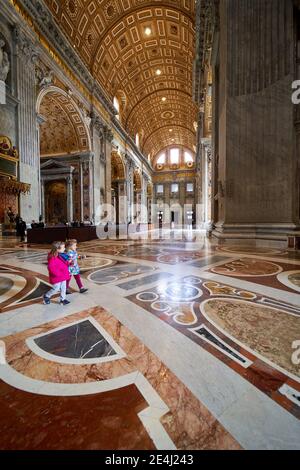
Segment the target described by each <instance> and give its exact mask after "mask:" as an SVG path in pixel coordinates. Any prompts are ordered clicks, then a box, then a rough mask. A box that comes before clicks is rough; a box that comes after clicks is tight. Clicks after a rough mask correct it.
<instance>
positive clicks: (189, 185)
mask: <svg viewBox="0 0 300 470" xmlns="http://www.w3.org/2000/svg"><path fill="white" fill-rule="evenodd" d="M186 190H187V192H188V193H192V192H193V191H194V185H193V183H187V185H186Z"/></svg>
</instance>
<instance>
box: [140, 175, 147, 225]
mask: <svg viewBox="0 0 300 470" xmlns="http://www.w3.org/2000/svg"><path fill="white" fill-rule="evenodd" d="M147 186H148V177H147V175H146V174H145V173H142V194H141V223H143V224H146V223H147V220H148V216H147V213H148V209H147Z"/></svg>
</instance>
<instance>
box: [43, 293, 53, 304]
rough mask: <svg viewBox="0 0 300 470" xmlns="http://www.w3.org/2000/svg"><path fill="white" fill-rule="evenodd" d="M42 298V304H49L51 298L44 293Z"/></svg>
mask: <svg viewBox="0 0 300 470" xmlns="http://www.w3.org/2000/svg"><path fill="white" fill-rule="evenodd" d="M43 300H44V304H45V305H49V304H51V300H50V299H49V297H47V296H46V295H44V297H43Z"/></svg>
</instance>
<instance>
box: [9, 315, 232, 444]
mask: <svg viewBox="0 0 300 470" xmlns="http://www.w3.org/2000/svg"><path fill="white" fill-rule="evenodd" d="M88 317H92V318H93V319H94V320H95V321H97V322H98V324H100V325H101V326H102V328H104V329H105V331H106V332H107V333H108V334H109V335H110V336H111V338H113V340H114V341H115V342H116V343H117V344H118V345H119V346H120V347H121V348H122V350H123V351H124V352H125V354H126V355H125V357H123V358H121V359H119V358H118V359H116V360H111V361H110V362H105V363H90V364H66V363H63V359H62V358H61V360H62V362H57V361H54V360H53V361H51V360H47V359H45V358H43V357H41V356H40V355H37V354H36V353H35V352H33V351H32V350H31V349H30V348H29V346H28V345H27V343H26V340H27V339H28V338H31V337H34V336H36V335H40V334H47V335H50V336H51V331H52V330H53V329H55V328H57V327H63V326H68V325H69V324H70V323H74V322H76V321H81V320H83V319H86V318H88ZM50 336H49V338H50ZM68 338H69V337H68V335H67V334H66V342H68V340H70V341H74V338H73V339H72V338H71V337H70V338H69V339H68ZM3 340H4V342H5V344H6V351H7V362H8V364H9V366H10V367H11V368H13V369H15V370H16V371H18V372H19V373H20V374H21V375H22V376H25V377H26V378H32V379H35V380H41V381H43V382H44V383H46V384H47V383H51V384H55V383H56V384H87V383H100V382H101V381H104V380H110V379H112V378H118V377H121V376H124V374H129V373H133V372H138V373H140V374H142V375H143V377H144V378H145V379H146V380H147V381H148V382H149V384H150V385H151V386H152V388H153V390H154V391H155V392H156V393H157V394H158V395H159V397H160V398H161V400H163V402H164V403H165V404H166V406H167V407H168V408H169V412H167V413H166V414H165V415H163V416H162V417H161V419H160V422H161V424H162V425H163V427H164V429H165V430H166V432H167V434H168V435H169V436H170V438H171V439H172V441H173V442H174V444H175V446H176V448H178V449H240V446H239V444H238V443H237V442H236V441H235V440H234V439H233V438H232V436H231V435H230V434H229V433H228V432H227V431H226V430H225V429H224V428H223V426H222V425H221V424H220V423H219V422H218V421H217V420H216V419H215V418H214V416H212V414H211V413H210V412H209V411H208V410H207V408H206V407H205V406H204V405H203V404H202V403H201V402H199V400H197V399H196V397H195V396H194V395H193V394H192V393H191V392H190V391H189V389H188V388H187V387H186V386H185V385H184V384H183V383H182V382H181V381H180V380H179V379H178V378H177V377H176V376H175V375H174V374H173V373H172V372H171V371H170V370H169V369H168V368H167V367H166V366H165V365H164V364H163V363H162V362H161V361H160V360H159V359H158V358H157V357H156V356H155V355H154V354H153V353H152V352H151V351H150V350H149V349H148V348H146V347H145V345H143V344H142V343H141V342H140V340H139V339H138V338H136V337H135V336H134V335H133V334H132V333H131V332H130V331H129V330H128V329H127V328H126V327H124V325H122V324H121V323H120V322H119V321H118V320H117V319H116V318H115V317H114V316H113V315H111V314H110V313H108V312H107V311H105V310H104V309H102V308H100V307H96V308H92V309H89V310H87V311H84V312H81V313H78V314H74V315H71V316H70V317H68V318H64V319H60V320H56V321H53V322H51V323H48V324H45V325H42V326H40V327H36V328H32V329H30V330H26V331H24V332H22V333H18V334H16V335H11V336H9V337H6V338H3ZM50 340H51V338H50ZM50 340H49V341H50ZM16 387H17V388H22V383H21V381H20V382H19V384H16ZM123 392H124V394H123ZM0 393H2V396H3V398H4V399H3V401H2V406H3V407H4V406H5V405H4V404H5V401H6V403H11V406H8V408H9V409H8V410H7V411H6V412H3V414H1V416H0V428H1V429H4V430H5V434H6V437H5V441H3V442H4V443H3V442H2V448H7V446H10V447H9V448H13V446H15V448H24V446H26V448H41V447H43V446H44V444H45V443H46V442H47V435H48V433H49V436H50V434H51V435H54V436H55V437H54V439H52V437H51V438H50V437H49V443H47V444H46V445H49V446H50V447H51V446H54V448H70V446H71V447H72V448H80V449H81V448H107V446H109V448H112V447H114V448H115V449H121V448H122V449H125V448H127V449H133V448H145V449H151V448H153V444H152V443H151V442H150V441H149V438H147V436H145V433H144V432H143V430H142V428H141V424H140V423H139V422H138V421H137V420H136V418H135V414H136V413H138V412H140V411H141V409H144V407H145V403H144V401H143V399H142V398H141V396H140V394H139V393H137V392H134V393H133V389H132V387H131V388H128V387H126V388H125V389H124V387H122V388H120V389H117V390H116V391H115V393H114V394H111V393H108V394H107V395H105V394H104V398H103V407H104V408H103V413H102V408H101V403H102V393H99V394H98V396H96V395H94V396H93V398H94V400H93V398H91V397H90V398H88V397H86V396H83V397H76V399H73V398H61V397H57V398H53V397H40V396H38V395H37V396H33V395H31V394H26V393H25V392H22V391H16V390H14V389H12V388H11V387H9V386H7V385H6V384H0ZM44 393H46V392H44ZM131 393H132V397H130V399H128V397H129V396H130V394H131ZM5 397H6V398H5ZM80 400H81V403H80ZM93 401H94V402H95V403H94V404H93ZM117 402H119V403H118V404H117V405H116V407H115V405H114V404H115V403H117ZM6 406H7V404H6ZM127 408H128V409H127ZM0 410H1V408H0ZM31 416H33V424H32V425H31V424H30V422H31ZM1 420H2V421H1ZM69 420H70V422H69ZM102 420H103V424H102ZM5 423H6V424H5ZM47 423H49V428H48V427H47ZM54 423H57V426H58V428H59V429H58V430H56V428H55V424H54ZM89 423H90V427H89ZM24 425H25V426H24ZM26 426H27V427H26ZM82 427H83V429H84V431H85V432H86V433H87V436H85V435H84V436H82V431H81V429H82ZM62 428H63V429H64V430H65V437H64V434H63V432H61V430H62ZM68 428H70V431H71V433H72V434H71V436H70V435H68V432H66V430H68ZM134 428H135V429H136V434H137V435H136V436H135V438H132V435H131V434H132V432H134V431H133V429H134ZM24 429H25V430H26V429H28V431H30V434H28V435H27V436H26V437H25V436H24ZM41 429H42V437H39V436H40V433H41ZM108 429H109V436H110V435H113V438H112V440H110V438H109V437H108V435H107V430H108ZM72 436H74V440H73V441H72ZM79 436H81V440H80V437H79ZM57 437H59V442H54V441H55V440H56V438H57ZM55 446H56V447H55ZM91 446H92V447H91Z"/></svg>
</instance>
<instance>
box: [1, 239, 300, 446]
mask: <svg viewBox="0 0 300 470" xmlns="http://www.w3.org/2000/svg"><path fill="white" fill-rule="evenodd" d="M48 248H49V247H47V246H43V245H41V246H31V247H26V245H24V246H23V245H22V244H20V243H17V242H16V241H14V240H10V241H7V240H0V340H1V342H0V352H1V357H2V361H0V395H1V398H2V400H1V401H0V408H1V413H0V430H1V436H2V438H1V442H0V448H1V449H120V450H122V449H149V450H152V449H186V450H188V449H254V448H257V449H299V448H300V300H299V291H300V259H299V256H298V253H297V252H289V251H287V250H284V249H277V248H273V247H261V246H260V247H258V246H257V247H256V246H250V245H246V244H243V245H236V244H235V245H234V244H232V245H223V246H216V245H214V244H213V243H211V242H209V241H208V240H206V239H204V238H203V239H201V238H200V239H199V237H198V238H197V239H196V240H195V241H194V242H191V241H187V240H186V241H182V242H181V241H179V240H160V241H159V240H150V239H149V240H137V241H132V240H131V241H128V242H126V241H124V240H120V241H118V240H111V241H103V240H97V241H94V242H86V243H82V244H81V245H80V246H79V251H80V252H81V253H83V254H85V255H86V258H85V259H83V260H82V261H81V270H82V277H83V281H84V283H85V285H86V286H87V287H88V288H89V291H88V293H87V294H84V295H81V294H79V293H78V291H77V287H76V284H75V283H74V281H73V282H72V284H71V285H72V288H73V293H72V294H71V295H70V296H69V299H70V301H71V303H70V306H68V307H60V306H59V305H58V303H57V299H55V298H54V299H53V301H52V303H51V305H50V306H45V305H43V304H42V296H43V294H44V293H45V292H46V290H47V289H48V288H49V284H48V277H47V266H46V263H47V250H48ZM66 429H68V432H65V430H66Z"/></svg>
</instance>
